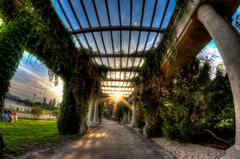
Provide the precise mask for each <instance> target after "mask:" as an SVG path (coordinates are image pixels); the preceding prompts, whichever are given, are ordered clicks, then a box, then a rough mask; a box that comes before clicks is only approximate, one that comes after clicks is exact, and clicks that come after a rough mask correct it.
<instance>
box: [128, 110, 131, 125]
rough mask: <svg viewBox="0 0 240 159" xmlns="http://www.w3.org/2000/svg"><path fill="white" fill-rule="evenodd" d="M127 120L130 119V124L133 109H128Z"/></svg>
mask: <svg viewBox="0 0 240 159" xmlns="http://www.w3.org/2000/svg"><path fill="white" fill-rule="evenodd" d="M127 121H128V124H130V123H131V110H128V114H127Z"/></svg>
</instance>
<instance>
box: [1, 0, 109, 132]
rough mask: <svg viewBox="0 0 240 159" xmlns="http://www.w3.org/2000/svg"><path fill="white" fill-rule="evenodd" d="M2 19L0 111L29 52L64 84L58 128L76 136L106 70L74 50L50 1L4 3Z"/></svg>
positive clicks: (2, 3) (84, 51)
mask: <svg viewBox="0 0 240 159" xmlns="http://www.w3.org/2000/svg"><path fill="white" fill-rule="evenodd" d="M0 17H3V20H4V23H3V24H2V25H1V28H0V42H1V43H0V49H1V54H0V62H1V67H0V111H2V109H3V102H4V99H5V95H6V93H7V91H8V86H9V83H10V82H9V81H10V79H11V78H12V76H13V75H14V72H15V70H16V68H17V66H18V63H19V60H20V58H21V56H22V52H23V51H24V50H27V51H29V52H31V53H32V54H33V55H34V56H36V57H37V58H38V59H39V60H40V61H41V62H43V63H44V64H45V65H46V66H47V67H48V68H49V69H50V70H51V71H50V75H53V76H54V77H55V79H57V76H60V77H61V78H62V79H63V81H64V82H65V83H64V97H63V101H62V104H61V112H60V117H59V120H58V128H59V131H60V132H61V133H63V134H68V133H71V134H72V133H77V132H78V131H79V129H80V122H84V119H85V114H86V112H87V107H88V102H89V100H90V97H91V94H92V93H93V92H94V91H93V90H94V89H93V88H94V87H96V88H97V89H98V90H99V85H100V81H101V79H102V78H103V77H104V76H105V75H106V69H105V68H103V67H97V66H95V65H94V64H93V63H92V62H91V59H90V57H89V56H88V55H87V54H86V52H87V51H86V50H78V49H76V48H75V46H74V44H73V42H72V39H71V35H70V33H69V32H68V31H67V30H66V28H65V27H64V26H63V24H62V23H61V21H60V19H59V17H58V16H57V14H56V13H55V11H54V9H53V7H52V4H51V1H49V0H38V1H35V0H25V1H10V2H9V1H8V0H2V1H1V2H0ZM55 82H57V80H55ZM95 93H96V91H95Z"/></svg>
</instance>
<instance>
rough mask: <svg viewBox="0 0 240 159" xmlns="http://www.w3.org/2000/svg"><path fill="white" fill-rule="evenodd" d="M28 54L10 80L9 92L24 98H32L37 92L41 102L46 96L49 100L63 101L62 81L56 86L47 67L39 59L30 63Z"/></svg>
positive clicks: (37, 97) (37, 98) (38, 99)
mask: <svg viewBox="0 0 240 159" xmlns="http://www.w3.org/2000/svg"><path fill="white" fill-rule="evenodd" d="M28 55H29V54H28V53H26V52H25V53H24V55H23V58H22V59H21V61H20V64H19V66H18V69H17V71H16V73H15V75H14V77H13V78H12V80H11V81H10V89H9V92H10V93H11V94H13V95H16V96H19V97H20V98H22V99H25V98H28V99H30V100H32V98H33V94H36V98H35V99H36V101H39V102H42V101H43V98H44V96H45V97H46V99H47V101H49V100H51V99H53V98H56V100H57V101H58V102H61V100H62V81H60V82H59V85H58V86H55V85H54V83H53V82H50V81H49V78H48V73H47V72H48V69H47V67H46V66H44V65H43V64H42V63H41V62H40V61H38V60H37V61H36V62H35V61H34V63H28V62H27V59H28ZM33 58H34V57H33ZM34 60H36V59H34ZM33 64H35V65H33ZM34 66H35V67H34ZM36 66H37V67H36Z"/></svg>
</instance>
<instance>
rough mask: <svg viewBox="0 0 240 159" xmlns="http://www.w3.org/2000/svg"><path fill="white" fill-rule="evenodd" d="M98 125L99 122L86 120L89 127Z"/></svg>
mask: <svg viewBox="0 0 240 159" xmlns="http://www.w3.org/2000/svg"><path fill="white" fill-rule="evenodd" d="M98 125H99V122H93V121H89V122H88V126H89V127H96V126H98Z"/></svg>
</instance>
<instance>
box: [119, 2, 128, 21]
mask: <svg viewBox="0 0 240 159" xmlns="http://www.w3.org/2000/svg"><path fill="white" fill-rule="evenodd" d="M120 8H121V20H122V25H130V0H121V1H120Z"/></svg>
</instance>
